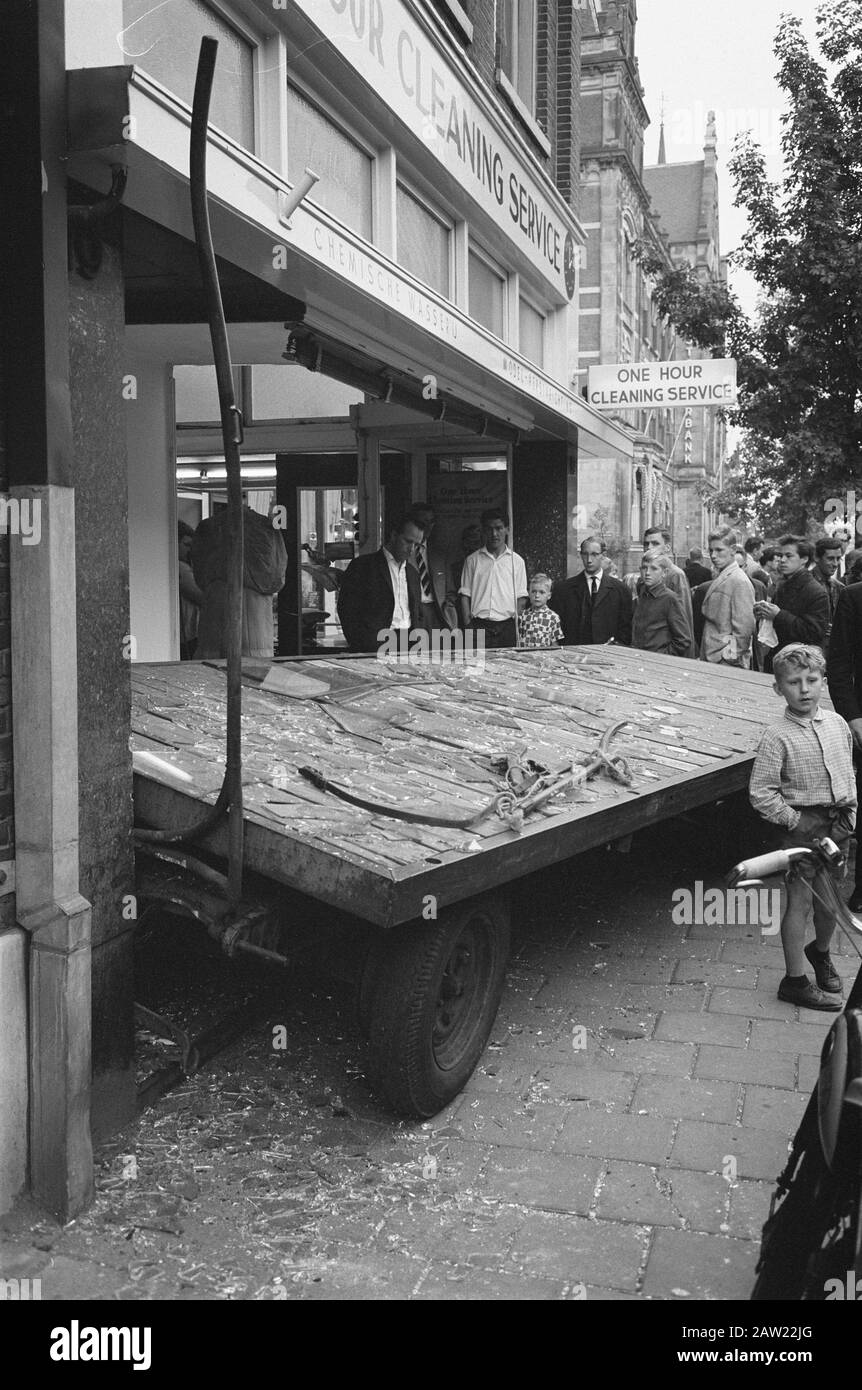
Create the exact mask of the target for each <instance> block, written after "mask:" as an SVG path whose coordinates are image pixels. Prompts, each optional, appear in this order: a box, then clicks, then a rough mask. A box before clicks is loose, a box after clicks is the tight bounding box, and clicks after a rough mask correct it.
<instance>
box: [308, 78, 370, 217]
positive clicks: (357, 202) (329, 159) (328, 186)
mask: <svg viewBox="0 0 862 1390" xmlns="http://www.w3.org/2000/svg"><path fill="white" fill-rule="evenodd" d="M287 143H288V156H287V177H288V179H289V180H290V182H291V183H292V184H296V183H297V182H298V181H299V180H300V179H301V178H302V174H303V171H304V169H305V167H306V165H307V166H308V167H309V168H310V169H313V170H314V172H315V174H317V175H319V179H320V182H319V183H316V184H315V185H314V188H313V189H312V192H311V194H310V197H311V198H312V200H313V201H314V202H316V203H319V204H320V206H321V207H323V208H326V210H327V212H331V213H332V215H333V217H337V218H338V220H339V222H343V223H344V225H345V226H346V227H352V228H353V230H354V231H355V232H358V233H359V234H360V236H362V237H364V238H365V240H366V241H371V239H372V197H371V183H372V168H373V160H372V158H371V156H370V155H368V154H366V152H365V150H363V149H361V148H360V146H359V145H357V144H356V142H355V141H354V140H351V139H350V137H349V136H347V135H345V134H344V132H343V131H342V130H341V129H340V127H339V126H337V125H336V124H335V123H334V122H333V121H332V120H330V118H329V117H328V116H326V115H324V113H323V112H322V111H321V110H319V108H318V107H316V106H313V105H312V103H311V102H310V101H309V100H308V99H307V97H305V96H304V95H303V94H302V93H301V92H300V91H298V90H297V88H296V87H292V86H291V85H290V83H288V86H287Z"/></svg>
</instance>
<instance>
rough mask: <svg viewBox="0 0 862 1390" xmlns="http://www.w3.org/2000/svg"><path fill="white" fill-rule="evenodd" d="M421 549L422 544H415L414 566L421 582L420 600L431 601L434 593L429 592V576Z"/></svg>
mask: <svg viewBox="0 0 862 1390" xmlns="http://www.w3.org/2000/svg"><path fill="white" fill-rule="evenodd" d="M423 549H424V547H423V546H417V548H416V568H417V569H418V571H419V580H420V582H421V584H422V602H423V603H433V602H434V595H433V594H432V592H431V576H430V574H429V573H428V566H427V564H426V563H425V556H424V555H423V554H422V551H423Z"/></svg>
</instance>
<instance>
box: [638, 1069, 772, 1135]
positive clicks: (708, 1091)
mask: <svg viewBox="0 0 862 1390" xmlns="http://www.w3.org/2000/svg"><path fill="white" fill-rule="evenodd" d="M791 1094H792V1092H788V1095H791ZM738 1099H739V1087H738V1085H737V1083H736V1082H733V1081H718V1080H714V1081H689V1080H688V1079H687V1078H684V1077H669V1076H643V1077H641V1079H640V1081H639V1083H638V1088H637V1090H636V1091H635V1094H634V1100H633V1101H632V1104H631V1110H632V1113H633V1114H635V1115H637V1114H639V1112H640V1111H641V1110H647V1111H649V1112H650V1113H651V1114H654V1115H667V1116H669V1117H670V1118H671V1119H691V1120H712V1121H714V1122H715V1123H722V1122H724V1123H726V1124H733V1122H734V1120H735V1119H736V1109H737V1103H738Z"/></svg>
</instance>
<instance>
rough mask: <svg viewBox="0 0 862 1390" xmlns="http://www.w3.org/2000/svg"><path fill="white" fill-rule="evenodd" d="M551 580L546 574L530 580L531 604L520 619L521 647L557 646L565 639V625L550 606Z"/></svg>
mask: <svg viewBox="0 0 862 1390" xmlns="http://www.w3.org/2000/svg"><path fill="white" fill-rule="evenodd" d="M550 597H551V581H550V579H549V578H548V576H547V575H546V574H534V575H533V577H532V579H531V580H530V606H529V608H525V609H524V612H523V613H522V614H521V616H520V618H519V619H518V646H519V647H556V646H558V645H559V643H560V642H562V640H563V627H562V624H561V622H560V619H559V617H558V615H557V614H556V613H555V612H554V610H553V608H549V607H548V599H549V598H550Z"/></svg>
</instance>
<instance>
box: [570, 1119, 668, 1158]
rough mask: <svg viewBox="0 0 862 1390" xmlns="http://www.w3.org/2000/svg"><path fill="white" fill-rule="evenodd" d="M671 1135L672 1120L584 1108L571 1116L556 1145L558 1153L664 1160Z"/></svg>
mask: <svg viewBox="0 0 862 1390" xmlns="http://www.w3.org/2000/svg"><path fill="white" fill-rule="evenodd" d="M672 1139H673V1122H672V1121H670V1120H665V1119H655V1118H653V1117H652V1116H651V1115H621V1114H618V1113H616V1112H612V1113H608V1112H607V1111H605V1110H597V1109H586V1108H583V1109H578V1110H577V1111H575V1113H574V1114H572V1115H570V1116H569V1118H568V1119H567V1120H566V1123H565V1125H564V1126H563V1129H562V1132H561V1133H560V1134H559V1135H558V1137H557V1139H556V1140H555V1141H554V1145H553V1148H554V1151H555V1152H557V1153H571V1154H585V1155H586V1156H588V1157H590V1156H594V1157H597V1158H628V1159H632V1160H633V1161H635V1162H641V1163H665V1162H666V1161H667V1157H668V1154H669V1152H670V1146H671V1142H672Z"/></svg>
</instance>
